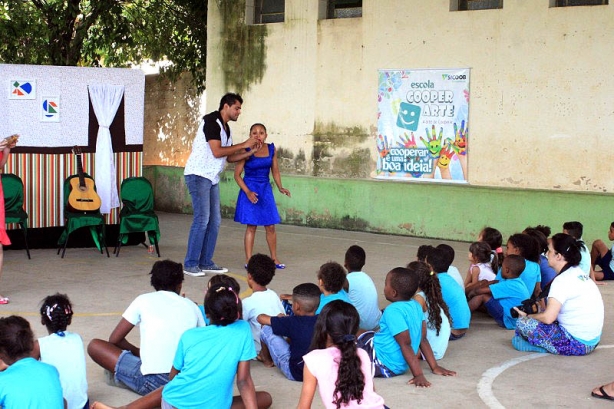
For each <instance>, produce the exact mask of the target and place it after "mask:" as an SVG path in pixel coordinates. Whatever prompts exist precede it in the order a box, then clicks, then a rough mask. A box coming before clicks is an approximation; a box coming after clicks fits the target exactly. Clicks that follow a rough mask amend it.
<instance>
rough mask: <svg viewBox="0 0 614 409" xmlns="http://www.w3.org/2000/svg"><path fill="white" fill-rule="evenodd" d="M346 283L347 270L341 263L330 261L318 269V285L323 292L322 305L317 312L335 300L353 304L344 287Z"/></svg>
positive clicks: (321, 296)
mask: <svg viewBox="0 0 614 409" xmlns="http://www.w3.org/2000/svg"><path fill="white" fill-rule="evenodd" d="M344 284H345V270H344V269H343V267H342V266H341V264H339V263H335V262H334V261H329V262H328V263H324V264H322V265H321V266H320V270H319V271H318V286H319V287H320V290H321V291H322V294H321V295H320V306H319V307H318V310H317V311H316V314H319V313H320V311H322V308H324V306H325V305H326V304H328V303H329V302H331V301H334V300H341V301H345V302H346V303H348V304H351V302H350V298H349V297H348V293H346V292H345V290H344V289H343V285H344Z"/></svg>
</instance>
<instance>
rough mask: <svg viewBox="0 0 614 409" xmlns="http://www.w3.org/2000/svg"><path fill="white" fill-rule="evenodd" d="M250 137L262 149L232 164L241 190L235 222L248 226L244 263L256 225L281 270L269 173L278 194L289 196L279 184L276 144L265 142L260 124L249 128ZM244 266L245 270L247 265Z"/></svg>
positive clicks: (277, 219)
mask: <svg viewBox="0 0 614 409" xmlns="http://www.w3.org/2000/svg"><path fill="white" fill-rule="evenodd" d="M249 136H250V138H255V139H258V140H259V141H260V143H261V144H262V146H261V147H260V148H259V149H258V150H257V151H256V152H254V154H253V155H252V156H250V157H248V158H246V159H244V160H242V161H240V162H237V163H236V165H235V180H236V182H237V184H238V185H239V187H240V188H241V190H240V191H239V197H238V198H237V208H236V210H235V222H239V223H242V224H246V225H247V228H246V229H245V239H244V245H245V263H247V262H248V261H249V259H250V258H251V256H252V251H253V249H254V239H255V237H256V229H257V228H258V226H264V229H265V231H266V241H267V244H268V245H269V251H270V253H271V258H272V259H273V261H275V266H276V267H277V268H279V269H283V268H286V266H285V264H283V263H281V262H280V261H279V259H278V258H277V233H276V232H275V225H276V224H278V223H279V222H280V221H281V218H280V217H279V212H278V211H277V205H276V204H275V197H274V196H273V188H272V187H271V182H270V181H269V173H271V174H273V180H274V181H275V185H277V189H279V192H280V193H281V194H284V195H286V196H288V197H290V191H289V190H288V189H285V188H284V187H283V186H282V184H281V174H280V173H279V165H278V164H277V151H276V150H275V145H273V144H272V143H265V141H266V138H267V133H266V127H265V126H264V125H262V124H254V125H252V127H251V128H250V130H249ZM242 174H243V176H241V175H242ZM245 266H246V268H247V264H245Z"/></svg>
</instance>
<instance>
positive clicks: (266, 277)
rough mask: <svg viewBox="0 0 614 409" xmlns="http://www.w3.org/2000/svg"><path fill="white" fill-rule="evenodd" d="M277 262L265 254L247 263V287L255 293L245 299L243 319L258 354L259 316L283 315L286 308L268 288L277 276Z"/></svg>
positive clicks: (254, 256) (256, 255) (253, 257)
mask: <svg viewBox="0 0 614 409" xmlns="http://www.w3.org/2000/svg"><path fill="white" fill-rule="evenodd" d="M275 269H276V268H275V262H274V261H273V259H272V258H271V257H269V256H266V255H264V254H255V255H253V256H252V257H251V258H250V259H249V261H248V263H247V285H248V286H249V288H251V289H252V291H253V293H252V295H250V296H249V297H246V298H244V299H243V319H244V320H245V321H247V322H249V326H250V327H251V329H252V337H253V338H254V346H255V347H256V353H257V354H260V349H261V347H260V329H261V328H262V326H261V325H260V324H259V323H258V320H257V318H258V315H260V314H267V315H270V316H273V317H275V316H278V315H280V314H282V315H283V313H284V307H283V306H282V305H281V301H280V300H279V296H278V295H277V293H276V292H275V291H273V290H271V289H270V288H267V287H266V286H267V285H268V284H269V283H270V282H271V280H273V276H274V275H275Z"/></svg>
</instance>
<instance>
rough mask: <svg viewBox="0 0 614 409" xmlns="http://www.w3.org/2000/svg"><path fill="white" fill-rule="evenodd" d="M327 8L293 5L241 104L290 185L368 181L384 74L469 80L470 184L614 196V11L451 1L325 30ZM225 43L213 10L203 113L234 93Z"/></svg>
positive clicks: (522, 0) (406, 6) (514, 0)
mask: <svg viewBox="0 0 614 409" xmlns="http://www.w3.org/2000/svg"><path fill="white" fill-rule="evenodd" d="M237 3H239V4H244V3H245V2H244V0H243V1H237ZM322 4H323V2H322V1H319V0H286V20H285V22H284V23H277V24H269V25H267V27H266V29H267V32H266V38H265V42H266V56H265V61H264V62H263V65H265V71H264V75H263V77H262V79H261V81H260V82H254V83H252V84H249V87H248V89H247V90H246V91H244V92H243V96H244V98H245V104H244V110H243V114H242V116H241V118H240V119H239V121H238V123H237V124H233V129H234V131H235V135H236V137H235V139H236V140H242V139H243V137H245V136H246V135H247V130H248V128H249V125H250V124H251V123H253V122H257V121H258V122H264V123H265V124H267V125H268V127H269V128H270V132H269V137H270V140H271V141H273V142H275V143H276V144H277V145H278V146H280V147H281V148H282V149H283V152H282V153H283V154H282V163H283V164H284V166H282V168H283V169H284V172H290V173H296V174H307V175H316V176H334V177H337V176H342V177H343V176H351V177H359V178H368V177H369V173H370V171H371V170H372V169H373V168H374V166H375V155H376V150H375V143H374V141H373V139H372V137H373V135H374V133H375V129H376V128H375V127H376V112H377V106H376V103H377V70H378V69H382V68H403V69H417V68H455V67H470V68H471V106H470V136H469V149H470V151H469V154H470V156H469V175H468V179H469V182H470V183H471V184H474V185H482V186H499V187H516V188H540V189H555V190H557V189H562V190H572V191H594V192H612V191H614V179H612V178H611V177H610V175H611V174H612V171H613V170H614V164H613V163H612V161H610V160H609V158H608V156H607V155H606V154H604V152H608V148H609V146H610V145H611V140H612V138H611V137H610V132H612V131H611V130H613V129H614V109H613V108H612V107H613V106H614V104H613V102H614V101H613V97H612V93H613V91H614V86H613V85H612V79H611V74H610V67H611V66H612V64H613V63H614V56H613V55H612V53H611V52H610V49H611V39H612V38H613V34H614V11H613V10H614V5H609V6H592V7H567V8H550V7H549V4H550V1H549V0H530V1H528V0H505V2H504V8H503V9H500V10H481V11H461V12H455V11H450V0H429V1H424V0H363V17H362V18H354V19H340V20H318V13H319V11H320V9H319V7H321V6H322ZM222 35H224V34H223V28H222V26H221V16H220V10H219V8H218V5H217V2H209V33H208V37H209V46H208V54H207V70H208V71H207V78H208V82H207V90H208V92H207V94H208V97H207V103H208V106H217V103H218V101H219V98H220V96H221V95H222V94H223V93H224V92H226V91H233V90H232V89H226V85H225V84H226V83H227V81H226V79H225V78H224V74H223V70H222V68H223V64H224V62H223V61H222V58H221V57H222V49H221V47H220V46H219V45H220V43H221V36H222ZM146 138H147V136H146ZM365 152H366V156H365ZM301 155H302V156H301ZM179 156H180V155H179V153H177V157H179ZM348 167H352V169H353V170H352V173H351V174H348V173H347V172H348V171H347V169H348Z"/></svg>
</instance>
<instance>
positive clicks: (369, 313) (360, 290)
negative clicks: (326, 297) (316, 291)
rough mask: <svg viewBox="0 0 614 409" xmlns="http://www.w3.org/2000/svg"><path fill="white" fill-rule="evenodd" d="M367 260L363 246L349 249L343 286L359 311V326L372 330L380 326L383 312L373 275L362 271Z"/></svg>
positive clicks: (346, 253)
mask: <svg viewBox="0 0 614 409" xmlns="http://www.w3.org/2000/svg"><path fill="white" fill-rule="evenodd" d="M365 260H366V253H365V250H364V249H363V248H362V247H360V246H357V245H353V246H350V248H348V249H347V251H346V252H345V262H344V263H343V265H344V267H345V268H346V270H347V271H348V274H347V276H346V282H345V284H344V285H343V288H344V290H346V291H347V292H348V297H349V298H350V302H351V303H352V305H354V307H356V310H357V311H358V316H359V317H360V324H359V328H360V329H363V330H366V331H372V330H375V329H376V328H377V327H378V326H379V319H380V317H381V316H382V312H381V311H380V309H379V301H378V298H377V288H376V287H375V284H374V283H373V280H372V279H371V277H369V275H368V274H367V273H365V272H364V271H362V268H363V267H364V265H365ZM320 305H321V304H320Z"/></svg>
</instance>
